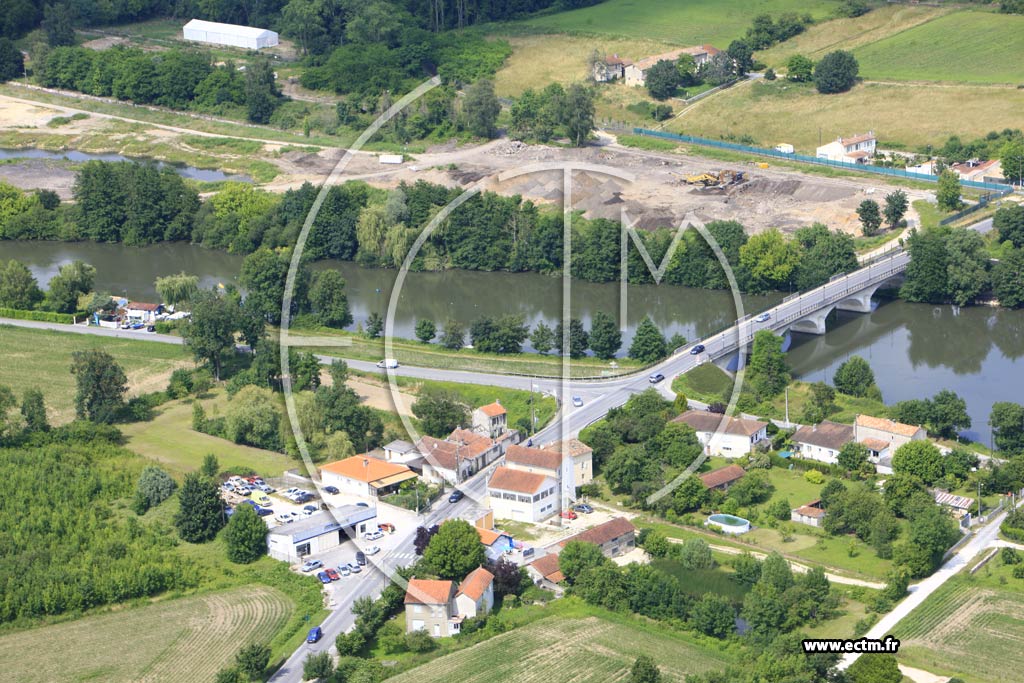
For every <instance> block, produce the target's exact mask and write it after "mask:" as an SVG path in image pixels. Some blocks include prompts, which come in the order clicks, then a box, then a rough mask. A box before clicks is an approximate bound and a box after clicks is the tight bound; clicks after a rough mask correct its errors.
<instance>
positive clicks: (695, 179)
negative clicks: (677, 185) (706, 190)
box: [685, 173, 719, 187]
mask: <svg viewBox="0 0 1024 683" xmlns="http://www.w3.org/2000/svg"><path fill="white" fill-rule="evenodd" d="M685 180H686V184H687V185H703V186H704V187H711V186H712V185H717V184H718V182H719V181H718V176H717V175H715V174H713V173H698V174H697V175H688V176H686V178H685Z"/></svg>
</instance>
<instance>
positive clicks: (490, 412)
mask: <svg viewBox="0 0 1024 683" xmlns="http://www.w3.org/2000/svg"><path fill="white" fill-rule="evenodd" d="M477 410H479V411H480V412H482V413H483V414H484V415H486V416H487V417H498V416H499V415H504V414H505V413H506V412H507V411H506V410H505V406H503V405H501V403H499V402H498V401H495V402H494V403H488V404H487V405H485V406H480V407H479V408H477Z"/></svg>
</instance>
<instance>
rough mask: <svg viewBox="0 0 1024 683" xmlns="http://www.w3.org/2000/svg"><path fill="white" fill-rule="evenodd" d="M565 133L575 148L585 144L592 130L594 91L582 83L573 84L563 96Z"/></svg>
mask: <svg viewBox="0 0 1024 683" xmlns="http://www.w3.org/2000/svg"><path fill="white" fill-rule="evenodd" d="M565 111H566V112H567V113H566V120H565V132H566V135H567V136H568V137H569V140H570V141H571V142H572V144H573V145H574V146H576V147H583V146H584V145H586V144H587V138H589V137H590V133H591V131H593V130H594V91H593V90H592V89H591V88H588V87H587V86H585V85H583V84H582V83H573V84H572V85H570V86H569V89H568V90H567V91H566V94H565Z"/></svg>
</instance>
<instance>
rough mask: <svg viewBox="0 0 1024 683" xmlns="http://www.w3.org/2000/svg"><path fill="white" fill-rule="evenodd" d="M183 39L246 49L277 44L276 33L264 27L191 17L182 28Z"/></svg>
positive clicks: (257, 48)
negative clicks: (222, 22)
mask: <svg viewBox="0 0 1024 683" xmlns="http://www.w3.org/2000/svg"><path fill="white" fill-rule="evenodd" d="M182 34H183V35H184V37H185V40H193V41H196V42H198V43H209V44H211V45H229V46H231V47H241V48H245V49H248V50H259V49H261V48H265V47H274V46H275V45H277V42H278V40H277V34H276V33H274V32H273V31H271V30H269V29H265V28H254V27H252V26H239V25H237V24H221V23H218V22H215V21H203V20H202V19H193V20H192V21H190V22H188V23H187V24H185V26H184V28H183V29H182Z"/></svg>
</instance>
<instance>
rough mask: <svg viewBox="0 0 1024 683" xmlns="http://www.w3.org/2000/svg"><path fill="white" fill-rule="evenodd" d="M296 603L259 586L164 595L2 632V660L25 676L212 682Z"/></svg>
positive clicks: (45, 680) (56, 682)
mask: <svg viewBox="0 0 1024 683" xmlns="http://www.w3.org/2000/svg"><path fill="white" fill-rule="evenodd" d="M293 608H294V605H293V603H292V601H291V600H290V599H289V598H288V596H286V595H285V594H284V593H282V592H280V591H277V590H274V589H272V588H268V587H266V586H258V585H257V586H245V587H238V588H233V589H230V590H226V591H217V592H211V593H206V594H203V595H197V596H192V597H187V598H180V599H177V600H162V601H159V602H155V603H152V604H148V605H144V606H139V607H132V608H129V609H122V610H117V611H111V612H107V613H104V614H97V615H94V616H89V617H85V618H83V619H78V620H76V621H69V622H63V623H59V624H54V625H52V626H44V627H40V628H36V629H31V630H27V631H19V632H17V633H11V634H7V635H4V636H0V661H3V662H4V676H5V678H6V677H9V678H7V680H11V681H19V683H37V682H38V683H78V682H79V681H108V682H110V683H116V682H122V681H123V682H125V683H127V682H128V681H140V680H146V681H152V682H153V683H161V682H166V683H176V682H177V681H210V680H213V677H214V675H215V674H216V672H217V670H218V669H220V668H221V667H224V666H228V665H230V664H232V663H233V662H234V658H235V653H236V652H237V651H238V649H239V648H240V647H241V646H242V645H244V644H245V643H249V642H268V641H270V640H271V638H273V636H274V634H275V633H276V632H278V631H279V629H280V628H281V627H282V626H283V625H284V623H285V622H286V621H287V620H288V616H289V614H290V613H291V611H292V610H293ZM44 643H54V644H58V647H59V648H60V655H59V656H54V653H53V652H52V651H51V650H50V649H49V648H47V647H41V645H42V644H44Z"/></svg>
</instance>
